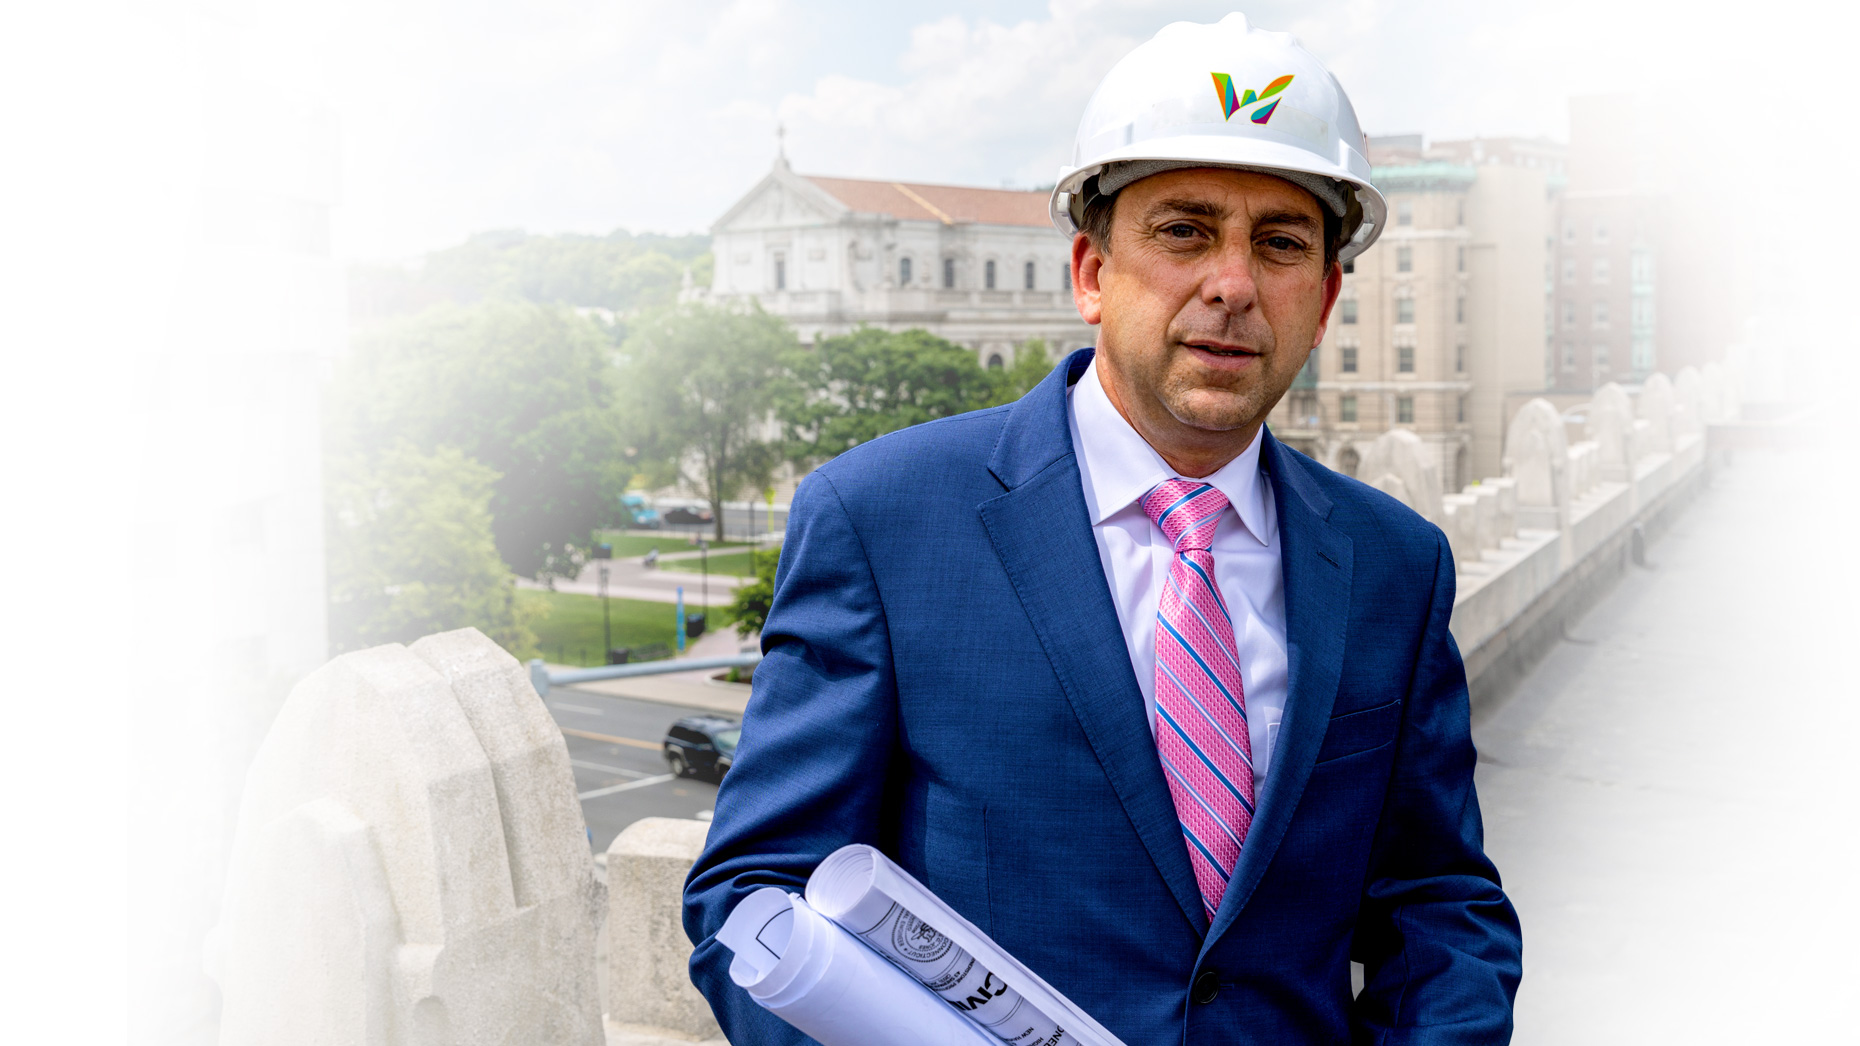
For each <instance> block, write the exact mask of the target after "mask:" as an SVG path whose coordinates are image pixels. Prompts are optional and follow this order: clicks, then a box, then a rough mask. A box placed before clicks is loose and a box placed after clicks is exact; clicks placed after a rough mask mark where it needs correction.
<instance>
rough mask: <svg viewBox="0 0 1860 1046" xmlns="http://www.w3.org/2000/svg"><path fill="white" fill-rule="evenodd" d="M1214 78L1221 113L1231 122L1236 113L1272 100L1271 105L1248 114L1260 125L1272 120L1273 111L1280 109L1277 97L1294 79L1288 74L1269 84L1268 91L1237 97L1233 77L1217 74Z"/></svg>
mask: <svg viewBox="0 0 1860 1046" xmlns="http://www.w3.org/2000/svg"><path fill="white" fill-rule="evenodd" d="M1213 76H1214V93H1215V94H1218V95H1220V96H1221V112H1222V113H1223V114H1224V115H1225V116H1226V118H1227V119H1229V120H1231V119H1233V118H1234V114H1235V113H1237V112H1239V111H1240V110H1242V109H1244V108H1246V107H1247V106H1249V105H1257V104H1258V103H1260V102H1264V101H1266V99H1268V98H1271V99H1272V102H1271V103H1270V104H1267V105H1261V106H1259V107H1258V108H1256V109H1254V110H1253V111H1252V112H1251V113H1248V114H1247V119H1249V120H1252V121H1253V122H1254V123H1258V124H1263V123H1265V122H1266V121H1267V120H1270V119H1272V111H1273V110H1274V109H1277V108H1278V107H1279V99H1278V97H1276V96H1277V95H1278V94H1279V92H1281V91H1283V90H1285V89H1286V88H1287V87H1290V86H1291V85H1292V78H1291V76H1290V75H1289V74H1288V75H1286V76H1281V77H1279V78H1278V79H1277V80H1274V81H1272V82H1271V83H1269V84H1267V85H1266V89H1265V90H1263V91H1261V92H1259V93H1258V94H1254V93H1253V92H1252V91H1248V92H1246V93H1245V94H1243V95H1238V96H1236V95H1235V94H1234V78H1233V77H1231V76H1228V75H1227V74H1226V73H1215V74H1213Z"/></svg>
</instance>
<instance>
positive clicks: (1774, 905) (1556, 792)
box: [1474, 455, 1860, 1046]
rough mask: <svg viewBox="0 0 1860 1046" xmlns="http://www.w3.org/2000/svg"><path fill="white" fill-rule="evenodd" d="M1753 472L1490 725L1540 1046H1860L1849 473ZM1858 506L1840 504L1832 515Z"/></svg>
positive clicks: (1524, 1032)
mask: <svg viewBox="0 0 1860 1046" xmlns="http://www.w3.org/2000/svg"><path fill="white" fill-rule="evenodd" d="M1837 466H1838V463H1837V462H1833V461H1830V460H1826V459H1817V458H1813V457H1808V456H1796V457H1783V456H1774V455H1766V456H1757V455H1746V456H1744V457H1743V458H1740V459H1739V460H1738V461H1737V462H1736V463H1735V464H1734V465H1732V466H1731V467H1730V468H1728V469H1724V470H1721V471H1719V472H1718V473H1717V474H1716V475H1715V476H1714V478H1713V481H1712V486H1711V489H1710V490H1708V491H1707V492H1706V493H1705V494H1704V495H1703V496H1702V497H1701V498H1700V499H1699V501H1698V502H1697V503H1696V504H1694V505H1693V506H1692V507H1691V508H1689V509H1688V510H1687V511H1685V512H1684V513H1683V514H1682V515H1681V516H1680V517H1679V518H1678V520H1677V522H1676V524H1675V526H1674V527H1673V529H1672V530H1671V531H1670V532H1669V533H1668V534H1667V535H1666V536H1665V537H1664V538H1662V539H1661V540H1659V541H1657V542H1656V543H1654V544H1653V546H1652V548H1651V551H1650V556H1649V559H1650V562H1651V564H1652V569H1635V570H1632V571H1630V573H1629V574H1628V576H1627V577H1626V578H1625V579H1624V580H1623V581H1622V582H1621V584H1620V585H1619V586H1618V587H1617V588H1616V589H1615V590H1614V591H1613V592H1611V593H1610V594H1609V595H1608V597H1607V598H1606V599H1605V600H1604V601H1603V602H1602V603H1600V604H1599V605H1598V606H1597V607H1596V608H1595V609H1594V610H1592V611H1591V612H1590V613H1589V614H1587V615H1586V616H1585V617H1584V618H1582V619H1581V620H1580V621H1578V622H1574V623H1572V624H1571V625H1570V626H1569V629H1568V632H1569V640H1568V641H1567V642H1565V643H1563V644H1561V645H1559V646H1558V647H1557V648H1556V649H1555V650H1554V651H1552V653H1551V654H1550V655H1549V656H1548V657H1547V658H1546V659H1545V660H1544V662H1543V663H1541V664H1540V665H1539V666H1538V667H1537V668H1536V669H1535V670H1534V671H1533V672H1532V673H1531V674H1530V676H1529V677H1527V678H1526V679H1525V680H1524V681H1523V683H1522V684H1520V686H1519V688H1518V689H1517V691H1516V692H1515V693H1514V694H1512V695H1511V696H1510V698H1509V699H1508V700H1505V701H1502V702H1500V703H1498V704H1497V705H1496V706H1495V707H1491V708H1482V709H1480V710H1479V711H1478V712H1477V713H1476V714H1475V725H1474V739H1475V740H1476V742H1477V743H1478V747H1479V758H1480V766H1479V791H1480V798H1481V801H1482V804H1483V807H1484V813H1485V823H1486V845H1487V849H1488V851H1489V852H1490V854H1491V855H1492V857H1493V859H1494V860H1495V861H1496V862H1497V864H1498V867H1499V870H1500V872H1501V874H1502V875H1503V876H1504V879H1505V886H1506V889H1507V891H1508V893H1509V894H1510V895H1511V897H1512V899H1513V901H1514V902H1515V903H1516V905H1517V907H1518V911H1519V915H1520V918H1521V919H1522V921H1523V926H1524V956H1525V959H1524V970H1525V974H1524V983H1523V988H1522V990H1521V991H1520V993H1519V997H1518V1011H1517V1014H1518V1030H1517V1036H1516V1038H1515V1040H1514V1041H1515V1042H1516V1043H1518V1044H1520V1046H1547V1044H1556V1046H1563V1044H1569V1046H1576V1044H1581V1046H1606V1044H1612V1043H1622V1044H1626V1043H1634V1044H1643V1043H1656V1042H1658V1043H1666V1042H1675V1043H1678V1042H1683V1043H1687V1044H1689V1046H1691V1044H1703V1043H1719V1042H1723V1043H1745V1044H1747V1043H1759V1042H1765V1043H1767V1042H1775V1043H1783V1042H1802V1043H1806V1042H1833V1041H1854V1039H1853V1035H1854V1032H1853V1029H1854V1027H1855V1026H1856V1025H1857V1024H1860V1003H1857V1002H1856V1000H1860V991H1856V990H1855V988H1854V985H1855V983H1856V982H1857V980H1860V959H1857V958H1856V956H1860V949H1856V948H1855V947H1854V946H1853V944H1852V941H1851V936H1852V934H1853V931H1854V930H1855V929H1856V928H1860V919H1857V918H1856V916H1857V914H1860V904H1857V903H1856V899H1855V887H1854V882H1855V871H1856V869H1857V868H1860V845H1857V843H1856V839H1857V838H1860V834H1857V831H1856V830H1857V829H1860V771H1857V768H1860V760H1856V759H1855V757H1854V752H1853V749H1854V739H1855V738H1856V736H1860V733H1857V728H1860V701H1857V700H1856V698H1857V697H1860V684H1856V682H1855V673H1854V669H1853V668H1852V667H1851V665H1850V664H1849V661H1850V659H1851V656H1852V654H1853V651H1854V648H1855V645H1856V638H1857V637H1856V628H1855V625H1856V623H1860V614H1857V613H1856V606H1860V604H1857V603H1856V597H1857V596H1860V586H1856V584H1855V582H1856V581H1857V580H1860V570H1856V562H1857V558H1860V557H1857V556H1856V545H1855V543H1854V541H1853V538H1852V521H1853V520H1854V519H1855V518H1856V517H1855V516H1854V515H1853V514H1852V512H1853V508H1854V505H1853V498H1852V491H1851V490H1850V489H1846V488H1847V487H1849V486H1850V484H1851V481H1852V475H1851V473H1848V474H1847V475H1844V476H1843V475H1842V474H1841V473H1840V471H1839V470H1838V468H1837ZM1837 500H1844V501H1845V504H1836V503H1835V502H1836V501H1837Z"/></svg>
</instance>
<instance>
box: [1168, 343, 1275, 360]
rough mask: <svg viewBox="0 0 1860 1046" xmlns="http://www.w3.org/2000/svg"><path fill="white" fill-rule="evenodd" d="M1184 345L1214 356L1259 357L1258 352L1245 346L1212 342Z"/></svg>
mask: <svg viewBox="0 0 1860 1046" xmlns="http://www.w3.org/2000/svg"><path fill="white" fill-rule="evenodd" d="M1184 344H1185V345H1186V346H1187V347H1188V348H1191V349H1200V350H1201V351H1202V352H1206V353H1208V354H1210V355H1214V356H1236V357H1239V356H1257V355H1259V353H1258V352H1256V351H1254V350H1253V349H1249V348H1246V347H1245V346H1243V345H1223V344H1221V343H1219V342H1211V341H1191V342H1185V343H1184Z"/></svg>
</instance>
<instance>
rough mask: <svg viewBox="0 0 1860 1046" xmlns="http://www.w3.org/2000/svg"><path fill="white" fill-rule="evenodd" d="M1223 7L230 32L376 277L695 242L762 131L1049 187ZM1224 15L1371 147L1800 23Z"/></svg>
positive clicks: (693, 1) (710, 15)
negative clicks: (469, 247)
mask: <svg viewBox="0 0 1860 1046" xmlns="http://www.w3.org/2000/svg"><path fill="white" fill-rule="evenodd" d="M1232 7H1233V5H1232V4H1231V3H1219V2H1201V0H1158V2H1150V0H1047V2H1045V3H1035V2H1028V0H1006V2H1001V3H978V2H974V0H930V2H925V3H918V4H909V5H906V4H871V3H853V2H849V0H812V2H810V0H687V2H681V3H675V4H674V3H663V2H652V3H646V2H640V0H620V2H607V3H589V2H582V0H531V2H525V3H501V2H500V3H493V2H486V0H340V2H332V3H329V4H318V5H308V4H283V5H280V4H273V3H267V2H263V0H253V2H251V3H249V4H246V5H244V6H242V7H239V8H238V10H239V12H240V13H239V16H238V17H239V18H240V19H241V20H242V25H243V32H244V33H245V37H246V40H247V44H246V47H247V58H246V61H247V64H248V66H251V67H255V68H259V69H262V70H263V72H264V75H267V76H271V77H274V78H282V79H287V80H290V81H292V83H293V85H294V89H295V90H298V91H300V92H302V93H305V94H306V95H307V96H309V97H313V98H316V99H318V100H319V104H324V105H327V106H329V107H330V109H331V111H332V113H333V114H334V120H335V125H336V127H337V128H338V129H339V130H338V133H339V135H340V141H341V156H342V160H341V193H342V195H341V202H340V206H339V207H338V208H337V209H336V213H335V218H334V222H335V231H336V244H337V251H338V253H339V254H340V255H341V256H343V257H345V258H348V259H359V260H391V259H411V258H415V257H417V256H418V255H420V254H421V253H423V252H425V251H428V250H432V249H434V248H437V247H442V246H445V245H448V244H451V243H456V242H458V241H460V240H461V239H463V238H464V237H465V236H466V235H468V234H470V233H472V232H475V231H480V230H486V229H498V228H523V229H528V230H531V231H535V232H583V233H602V232H606V231H609V230H611V229H615V228H626V229H630V230H634V231H658V232H670V233H682V232H696V231H704V230H706V229H708V227H709V226H710V223H711V222H712V221H714V220H715V219H716V218H717V217H718V216H720V215H721V214H722V213H723V211H724V210H725V209H727V208H728V207H729V206H730V205H731V204H732V203H733V202H735V201H736V200H737V199H738V198H739V197H740V196H741V195H742V194H743V193H744V192H745V191H746V190H747V189H748V188H750V187H751V186H752V185H754V184H755V182H756V181H757V180H758V179H759V178H760V177H761V176H762V175H763V174H764V173H765V172H766V171H767V169H768V167H769V165H770V163H771V161H772V160H773V158H774V155H775V151H776V144H777V143H776V129H777V127H778V126H780V127H783V128H784V129H785V148H786V152H787V155H788V157H789V159H790V161H791V163H792V164H793V166H794V168H795V169H796V170H797V171H800V172H802V173H814V174H832V175H840V176H851V177H876V178H888V179H900V180H912V181H927V182H946V183H956V184H969V185H982V186H1021V187H1032V186H1037V185H1044V184H1048V183H1050V182H1051V181H1052V180H1053V178H1054V175H1055V172H1056V171H1057V169H1058V167H1059V165H1060V163H1061V162H1062V161H1063V160H1064V159H1065V157H1066V156H1067V155H1068V153H1069V151H1070V146H1071V137H1072V134H1073V131H1074V129H1075V128H1076V125H1077V120H1078V117H1079V114H1080V112H1081V111H1082V109H1083V106H1084V103H1085V101H1086V99H1087V98H1088V97H1089V95H1090V93H1091V91H1092V89H1093V87H1094V86H1095V85H1096V84H1097V82H1098V80H1099V78H1100V77H1101V76H1102V75H1103V74H1104V72H1105V71H1106V70H1107V69H1108V68H1109V67H1110V66H1111V65H1112V64H1113V63H1115V62H1116V61H1117V59H1118V58H1119V57H1120V56H1122V55H1123V54H1124V53H1126V52H1127V51H1128V50H1129V49H1130V48H1132V47H1134V46H1136V45H1137V44H1138V43H1140V42H1142V40H1144V39H1145V38H1147V37H1148V36H1150V35H1151V34H1153V33H1154V32H1155V31H1156V30H1157V29H1159V28H1161V27H1162V26H1163V25H1165V24H1167V23H1169V22H1172V21H1178V20H1191V21H1202V22H1211V21H1215V20H1217V19H1218V18H1219V17H1220V16H1221V15H1223V14H1225V13H1226V12H1227V11H1228V10H1231V9H1232ZM1243 9H1244V10H1247V12H1248V15H1249V17H1250V18H1251V19H1252V21H1253V23H1254V24H1255V25H1258V26H1261V27H1264V28H1269V29H1280V30H1289V31H1291V32H1293V33H1295V34H1297V35H1298V37H1299V38H1300V39H1301V40H1302V41H1303V43H1304V44H1305V45H1306V46H1307V47H1308V48H1310V49H1311V50H1312V51H1313V52H1315V53H1316V54H1317V55H1318V56H1319V57H1320V58H1321V59H1322V60H1324V61H1325V62H1327V63H1328V64H1329V65H1330V67H1331V68H1332V70H1333V71H1334V72H1335V73H1336V74H1337V75H1338V77H1339V78H1340V80H1341V81H1342V82H1343V84H1344V86H1345V88H1346V89H1347V90H1348V91H1349V92H1350V95H1351V97H1352V99H1353V101H1354V103H1355V105H1356V108H1357V112H1358V114H1359V116H1360V117H1361V119H1362V122H1363V125H1364V127H1365V129H1366V130H1367V131H1368V132H1369V133H1371V134H1387V133H1406V132H1422V133H1425V134H1427V135H1429V136H1430V137H1432V138H1454V137H1464V136H1470V135H1474V134H1483V135H1487V136H1498V135H1514V134H1515V135H1545V136H1549V137H1552V138H1557V139H1562V138H1564V137H1565V135H1566V134H1567V99H1568V98H1569V97H1570V96H1571V95H1576V94H1595V93H1615V92H1621V91H1636V90H1653V89H1664V90H1669V91H1671V90H1679V91H1682V92H1684V91H1687V90H1691V89H1693V87H1694V85H1697V89H1699V90H1701V91H1705V92H1707V96H1708V97H1709V92H1712V91H1723V90H1725V88H1726V87H1727V85H1728V84H1727V80H1726V77H1727V76H1730V77H1732V78H1733V79H1734V78H1735V77H1736V76H1741V75H1749V74H1750V72H1749V71H1750V69H1751V66H1752V63H1751V62H1750V61H1749V59H1750V57H1751V44H1752V41H1753V40H1755V39H1768V38H1778V39H1780V38H1782V37H1786V36H1787V35H1788V34H1792V33H1799V32H1801V31H1802V23H1803V22H1804V20H1810V21H1812V16H1811V15H1810V14H1807V13H1797V14H1791V15H1788V16H1784V15H1782V14H1780V13H1779V12H1781V11H1783V10H1785V9H1784V8H1781V7H1776V8H1770V9H1766V13H1765V14H1764V15H1763V16H1762V17H1761V18H1758V19H1756V20H1754V21H1752V20H1750V19H1749V18H1748V17H1747V16H1746V15H1745V14H1742V13H1740V11H1742V10H1744V9H1740V8H1736V7H1733V6H1731V5H1721V6H1718V7H1714V6H1713V5H1712V4H1710V3H1703V4H1700V3H1691V4H1681V3H1669V2H1665V0H1635V2H1627V3H1623V2H1617V0H1562V2H1552V0H1518V2H1511V3H1491V2H1484V0H1480V2H1474V0H1427V2H1412V0H1410V2H1402V3H1395V2H1389V0H1316V2H1303V3H1299V2H1289V0H1262V2H1260V3H1255V4H1251V5H1246V6H1244V7H1243ZM1791 10H1792V9H1791ZM1807 11H1808V8H1806V7H1805V8H1803V12H1807ZM1758 71H1761V65H1760V63H1759V64H1758ZM1751 87H1752V89H1756V88H1757V85H1756V84H1752V85H1751ZM1730 93H1731V94H1732V96H1733V97H1735V96H1737V95H1738V94H1739V93H1740V92H1739V91H1736V90H1733V91H1731V92H1730Z"/></svg>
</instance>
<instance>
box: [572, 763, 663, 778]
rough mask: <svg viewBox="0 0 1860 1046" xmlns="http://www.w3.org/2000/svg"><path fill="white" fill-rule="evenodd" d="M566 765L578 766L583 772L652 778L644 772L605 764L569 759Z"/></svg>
mask: <svg viewBox="0 0 1860 1046" xmlns="http://www.w3.org/2000/svg"><path fill="white" fill-rule="evenodd" d="M568 765H570V766H578V767H580V768H581V769H583V770H599V771H601V772H603V773H609V774H619V775H620V776H621V777H633V778H639V777H651V776H652V775H651V774H649V773H646V772H645V771H644V770H628V769H627V768H626V767H624V766H608V765H607V764H606V763H590V762H587V761H585V760H581V759H570V760H569V761H568Z"/></svg>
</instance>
